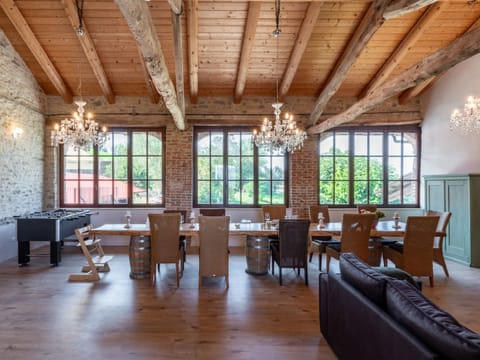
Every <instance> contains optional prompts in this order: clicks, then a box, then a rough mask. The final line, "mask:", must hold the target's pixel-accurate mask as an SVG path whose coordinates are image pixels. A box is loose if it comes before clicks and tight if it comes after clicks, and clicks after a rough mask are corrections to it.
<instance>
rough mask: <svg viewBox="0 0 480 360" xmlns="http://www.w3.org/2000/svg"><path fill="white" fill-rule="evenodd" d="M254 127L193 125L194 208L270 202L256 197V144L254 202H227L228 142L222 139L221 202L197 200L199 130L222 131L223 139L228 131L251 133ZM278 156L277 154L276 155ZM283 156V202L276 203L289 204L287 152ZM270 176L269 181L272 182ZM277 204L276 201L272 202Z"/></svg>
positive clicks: (234, 206)
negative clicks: (207, 202) (212, 202)
mask: <svg viewBox="0 0 480 360" xmlns="http://www.w3.org/2000/svg"><path fill="white" fill-rule="evenodd" d="M254 129H255V128H254V127H251V126H195V127H194V129H193V141H192V154H193V158H192V159H193V196H192V204H193V207H194V208H259V207H262V205H269V204H272V203H269V204H267V203H265V204H264V203H262V204H260V203H259V199H258V194H259V192H258V188H259V175H258V159H259V149H258V147H257V146H255V145H253V152H254V155H253V166H254V170H253V171H254V179H253V183H254V194H253V198H254V202H253V204H229V203H228V142H227V141H224V143H223V155H222V156H223V169H224V175H223V179H224V180H223V203H221V204H204V203H199V202H198V177H197V174H198V168H197V156H198V150H197V140H198V134H199V133H201V132H222V133H223V136H224V139H226V138H227V137H228V134H229V132H249V133H253V130H254ZM277 156H278V155H277ZM281 156H282V157H283V161H284V163H283V166H284V182H283V183H284V194H285V203H284V204H278V205H285V206H287V207H288V206H289V161H288V154H287V153H285V154H283V155H281ZM272 181H273V180H272V178H270V182H272ZM273 204H274V205H277V203H273Z"/></svg>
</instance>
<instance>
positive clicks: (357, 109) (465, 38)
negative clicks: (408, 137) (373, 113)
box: [308, 28, 480, 134]
mask: <svg viewBox="0 0 480 360" xmlns="http://www.w3.org/2000/svg"><path fill="white" fill-rule="evenodd" d="M478 53H480V28H477V29H475V30H472V31H470V32H468V33H466V34H463V35H462V36H461V37H459V38H457V39H456V40H454V41H452V42H451V43H450V44H448V45H447V46H445V47H444V48H442V49H440V50H438V51H436V52H435V53H433V54H431V55H430V56H427V57H426V58H425V59H423V60H422V61H421V62H419V63H417V64H415V65H413V66H411V67H410V68H409V69H407V70H406V71H404V72H403V73H402V74H400V75H397V76H395V77H393V78H391V79H390V80H387V81H386V82H385V83H384V84H383V85H381V86H380V87H378V88H376V89H375V90H373V91H372V92H371V93H369V94H368V95H367V96H366V97H364V98H363V99H360V100H359V101H357V102H356V103H355V104H354V105H352V106H351V107H350V108H348V109H347V110H346V111H344V112H342V113H340V114H338V115H335V116H333V117H331V118H329V119H328V120H326V121H324V122H322V123H321V124H318V125H316V126H312V127H311V128H309V129H308V133H309V134H318V133H321V132H324V131H326V130H329V129H331V128H334V127H336V126H339V125H342V124H345V123H348V122H350V121H352V120H354V119H355V118H357V117H358V116H359V115H361V114H363V113H365V112H367V111H368V110H370V109H372V108H373V107H375V106H376V105H378V104H380V103H382V102H383V101H385V100H387V99H389V98H391V97H392V96H395V95H397V94H399V93H400V92H401V91H403V90H405V89H408V88H410V87H412V86H414V85H416V84H419V83H421V82H423V81H424V80H426V79H429V78H431V77H432V76H435V75H438V74H440V73H442V72H444V71H447V70H448V69H450V68H452V67H453V66H455V65H457V64H458V63H460V62H462V61H464V60H466V59H468V58H469V57H471V56H474V55H476V54H478Z"/></svg>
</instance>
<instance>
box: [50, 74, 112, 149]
mask: <svg viewBox="0 0 480 360" xmlns="http://www.w3.org/2000/svg"><path fill="white" fill-rule="evenodd" d="M78 92H79V94H80V100H77V101H75V104H76V105H77V111H75V112H74V113H73V116H72V117H71V118H70V119H68V118H67V119H63V120H62V121H61V123H60V125H58V124H55V125H54V129H53V130H52V131H51V133H50V139H51V143H52V146H58V145H59V144H64V145H66V146H71V147H73V149H74V150H75V151H77V150H80V149H82V150H85V151H88V150H90V149H91V147H92V145H97V146H102V145H103V144H104V143H105V141H106V140H107V134H106V131H107V128H106V127H105V126H104V127H102V131H101V132H99V130H100V125H99V124H98V123H97V122H96V121H95V120H94V119H93V115H92V113H88V114H87V116H86V118H85V117H84V114H85V105H86V104H87V103H86V102H85V101H83V100H82V77H81V76H80V84H79V86H78Z"/></svg>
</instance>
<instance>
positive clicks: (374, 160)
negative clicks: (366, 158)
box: [368, 156, 383, 180]
mask: <svg viewBox="0 0 480 360" xmlns="http://www.w3.org/2000/svg"><path fill="white" fill-rule="evenodd" d="M382 161H383V158H381V157H373V156H371V157H370V164H369V174H368V175H369V178H370V180H382V179H383V163H382Z"/></svg>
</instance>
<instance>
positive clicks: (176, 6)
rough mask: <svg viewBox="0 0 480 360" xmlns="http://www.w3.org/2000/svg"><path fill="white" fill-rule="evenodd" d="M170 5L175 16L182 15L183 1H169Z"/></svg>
mask: <svg viewBox="0 0 480 360" xmlns="http://www.w3.org/2000/svg"><path fill="white" fill-rule="evenodd" d="M168 4H169V5H170V9H172V11H173V13H174V14H175V15H182V0H168Z"/></svg>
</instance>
